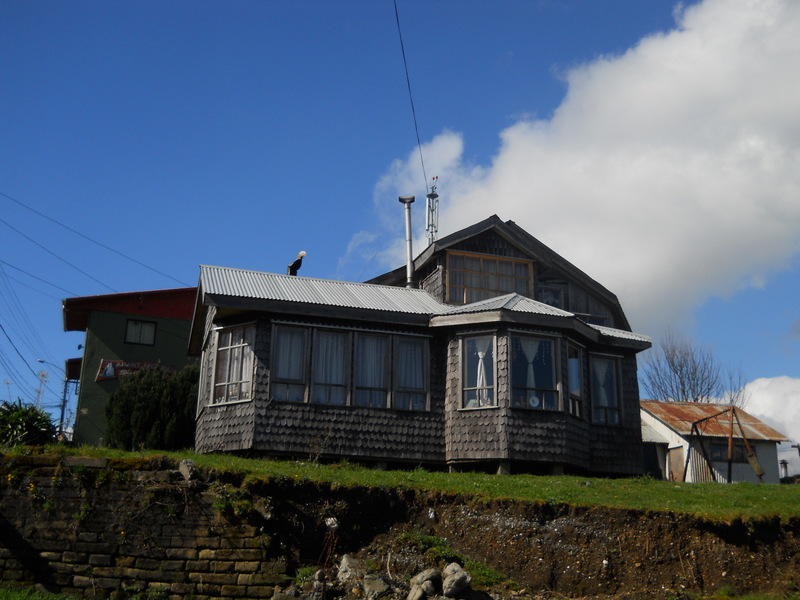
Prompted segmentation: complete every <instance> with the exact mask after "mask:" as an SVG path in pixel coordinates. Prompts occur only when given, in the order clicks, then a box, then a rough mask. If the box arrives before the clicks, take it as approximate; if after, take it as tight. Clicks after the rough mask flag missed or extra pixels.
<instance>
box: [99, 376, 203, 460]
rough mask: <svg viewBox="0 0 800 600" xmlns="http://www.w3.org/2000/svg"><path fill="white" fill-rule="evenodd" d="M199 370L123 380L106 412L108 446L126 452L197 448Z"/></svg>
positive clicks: (131, 377) (112, 396)
mask: <svg viewBox="0 0 800 600" xmlns="http://www.w3.org/2000/svg"><path fill="white" fill-rule="evenodd" d="M198 379H199V369H198V367H197V364H196V363H190V364H188V365H186V366H185V367H184V368H183V369H181V370H180V371H177V372H168V371H164V370H162V369H143V370H141V371H137V372H136V373H134V374H133V375H130V376H129V377H126V378H124V379H122V380H120V384H119V388H118V389H117V391H116V392H114V393H113V394H112V395H111V398H110V399H109V402H108V406H107V408H106V416H107V417H108V429H107V436H108V445H109V446H111V447H112V448H119V449H122V450H141V449H145V448H146V449H151V450H181V449H183V448H191V447H193V446H194V414H195V405H196V403H197V382H198Z"/></svg>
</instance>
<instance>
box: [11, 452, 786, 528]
mask: <svg viewBox="0 0 800 600" xmlns="http://www.w3.org/2000/svg"><path fill="white" fill-rule="evenodd" d="M15 452H16V453H17V454H18V455H19V454H24V453H27V454H30V453H31V452H41V453H49V454H57V455H59V456H62V455H77V456H88V457H99V458H108V459H120V460H123V459H127V460H134V459H138V460H151V461H158V460H160V459H164V458H168V459H171V460H173V461H180V460H183V459H191V460H192V461H194V462H195V464H196V465H197V466H198V467H202V468H206V469H210V470H213V471H217V472H233V473H238V474H240V475H242V477H244V478H246V479H272V478H286V479H291V480H296V481H300V480H310V481H315V482H323V483H328V484H330V485H333V486H366V487H382V488H389V489H415V490H423V491H426V492H428V493H451V494H463V495H465V496H468V497H475V498H484V499H487V500H491V499H515V500H525V501H534V502H549V503H555V504H561V503H563V504H570V505H575V506H606V507H614V508H625V509H633V510H644V511H668V512H677V513H687V514H693V515H697V516H702V517H707V518H711V519H718V520H733V519H736V518H741V519H744V520H747V519H758V518H768V517H780V518H782V519H788V518H791V517H800V485H778V484H749V483H738V484H733V485H729V484H722V483H693V484H686V483H675V482H669V481H660V480H654V479H652V478H648V477H642V478H629V479H602V478H591V477H576V476H535V475H487V474H483V473H445V472H436V471H426V470H425V469H421V468H417V469H413V470H408V471H384V470H377V469H369V468H365V467H361V466H358V465H356V464H353V463H349V462H340V463H336V464H320V463H318V462H303V461H289V460H266V459H262V458H242V457H238V456H233V455H229V454H195V453H194V452H192V451H190V450H185V451H183V452H169V453H163V452H161V453H159V452H124V451H121V450H109V449H105V448H93V447H88V446H85V447H77V448H72V447H67V446H53V447H44V448H38V449H31V448H22V449H16V450H6V454H5V458H6V459H7V460H13V456H14V453H15Z"/></svg>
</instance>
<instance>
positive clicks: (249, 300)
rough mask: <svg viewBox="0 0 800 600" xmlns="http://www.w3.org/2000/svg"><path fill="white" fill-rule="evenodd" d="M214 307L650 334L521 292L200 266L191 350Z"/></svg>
mask: <svg viewBox="0 0 800 600" xmlns="http://www.w3.org/2000/svg"><path fill="white" fill-rule="evenodd" d="M208 306H215V307H218V308H219V309H220V310H222V311H225V310H229V311H230V313H231V314H232V313H235V312H242V311H245V312H246V311H266V312H273V313H284V314H290V315H295V316H296V315H304V316H315V317H333V318H346V319H353V320H360V321H367V320H370V321H376V322H378V321H380V322H389V323H394V324H401V325H406V326H418V327H428V326H432V325H436V326H442V327H446V326H449V325H462V324H471V323H476V322H489V321H501V320H509V321H513V322H517V323H528V324H542V323H546V324H547V325H549V326H552V327H560V328H571V329H574V330H576V331H579V332H580V333H581V334H582V335H584V336H585V337H587V338H589V339H592V340H595V341H604V342H606V343H613V344H615V345H617V346H619V347H624V348H628V349H632V350H636V351H639V350H644V349H646V348H649V347H650V339H649V338H648V337H647V336H642V335H638V334H634V333H631V332H629V331H621V330H616V329H612V328H610V327H600V326H597V325H590V324H588V323H584V322H583V321H581V320H580V319H579V318H578V317H577V316H576V315H574V314H573V313H571V312H567V311H565V310H561V309H558V308H555V307H552V306H549V305H547V304H543V303H541V302H537V301H536V300H532V299H531V298H527V297H525V296H521V295H519V294H515V293H512V294H506V295H504V296H498V297H495V298H489V299H487V300H481V301H479V302H474V303H472V304H467V305H462V306H452V305H448V304H442V303H440V302H438V301H437V300H436V299H435V298H434V297H433V296H431V295H430V294H428V292H426V291H425V290H420V289H415V288H406V287H396V286H386V285H375V284H370V283H350V282H346V281H336V280H331V279H316V278H311V277H297V276H290V275H279V274H277V273H265V272H261V271H249V270H245V269H232V268H226V267H214V266H207V265H202V266H201V267H200V281H199V283H198V287H197V300H196V306H195V316H194V322H193V325H192V332H191V335H190V350H191V351H192V352H194V353H196V352H199V348H200V343H201V340H200V336H202V331H203V327H204V326H205V315H206V312H207V307H208ZM472 315H475V316H474V317H472Z"/></svg>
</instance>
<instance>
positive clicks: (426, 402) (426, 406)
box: [390, 334, 431, 411]
mask: <svg viewBox="0 0 800 600" xmlns="http://www.w3.org/2000/svg"><path fill="white" fill-rule="evenodd" d="M403 340H408V341H411V340H415V341H419V342H420V343H421V345H422V365H421V367H422V388H421V390H420V388H406V387H401V386H400V382H399V381H398V380H399V373H400V363H399V356H400V350H399V346H400V342H401V341H403ZM390 363H391V370H392V390H391V399H390V406H391V408H392V409H394V410H402V411H429V410H430V397H431V395H430V394H431V392H430V343H429V342H428V338H426V337H423V336H413V335H403V334H395V335H392V358H391V359H390ZM401 395H408V396H415V395H416V396H420V395H421V396H422V404H423V406H422V408H418V407H417V406H415V405H414V403H413V402H411V401H409V402H408V406H398V404H399V403H398V401H397V399H398V396H401Z"/></svg>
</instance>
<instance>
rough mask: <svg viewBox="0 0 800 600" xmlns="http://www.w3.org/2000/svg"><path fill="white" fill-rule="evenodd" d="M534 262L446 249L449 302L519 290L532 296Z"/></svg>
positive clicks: (480, 298)
mask: <svg viewBox="0 0 800 600" xmlns="http://www.w3.org/2000/svg"><path fill="white" fill-rule="evenodd" d="M532 282H533V263H532V262H531V261H529V260H523V259H514V258H505V257H499V256H491V255H488V254H471V253H467V252H448V253H447V302H449V303H450V304H469V303H470V302H477V301H478V300H485V299H487V298H494V297H495V296H502V295H503V294H509V293H512V292H516V293H518V294H522V295H523V296H528V297H530V296H531V291H532V289H533V284H532Z"/></svg>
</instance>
